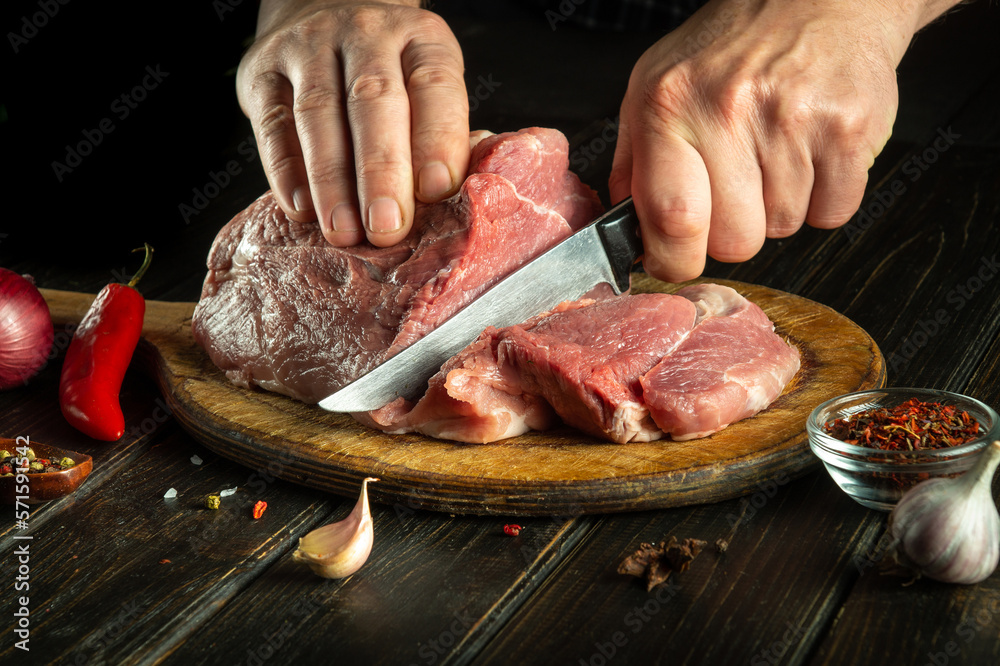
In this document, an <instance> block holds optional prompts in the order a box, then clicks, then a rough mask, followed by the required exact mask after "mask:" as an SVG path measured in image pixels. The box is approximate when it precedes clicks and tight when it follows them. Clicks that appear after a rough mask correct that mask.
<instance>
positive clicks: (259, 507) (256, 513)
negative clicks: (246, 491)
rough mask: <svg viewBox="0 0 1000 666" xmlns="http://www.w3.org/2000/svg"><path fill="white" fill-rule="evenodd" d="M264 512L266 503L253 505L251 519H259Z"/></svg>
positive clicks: (261, 502)
mask: <svg viewBox="0 0 1000 666" xmlns="http://www.w3.org/2000/svg"><path fill="white" fill-rule="evenodd" d="M266 510H267V502H264V501H263V500H262V501H260V502H257V503H256V504H254V505H253V519H254V520H257V519H258V518H260V517H261V516H263V515H264V512H265V511H266Z"/></svg>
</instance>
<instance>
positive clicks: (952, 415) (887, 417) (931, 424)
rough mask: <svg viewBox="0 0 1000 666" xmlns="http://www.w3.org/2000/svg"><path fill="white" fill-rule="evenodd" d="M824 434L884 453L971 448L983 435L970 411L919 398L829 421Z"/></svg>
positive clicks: (980, 427) (825, 425) (824, 427)
mask: <svg viewBox="0 0 1000 666" xmlns="http://www.w3.org/2000/svg"><path fill="white" fill-rule="evenodd" d="M823 431H824V432H826V433H827V434H828V435H830V436H831V437H835V438H837V439H839V440H841V441H844V442H846V443H848V444H854V445H857V446H864V447H867V448H870V449H882V450H883V451H920V450H923V449H944V448H948V447H952V446H959V445H961V444H967V443H968V442H971V441H972V440H974V439H976V438H977V437H979V436H980V435H981V434H982V433H983V429H982V426H981V425H980V424H979V421H977V420H976V419H975V418H973V417H972V416H970V415H969V413H968V412H967V411H964V410H959V409H958V408H957V407H956V406H955V405H946V404H943V403H940V402H933V401H923V400H918V399H917V398H910V399H909V400H907V401H906V402H904V403H902V404H899V405H896V406H895V407H877V408H875V409H868V410H864V411H861V412H858V413H856V414H852V415H851V416H850V417H849V418H846V419H835V420H833V421H829V422H827V423H825V424H824V425H823Z"/></svg>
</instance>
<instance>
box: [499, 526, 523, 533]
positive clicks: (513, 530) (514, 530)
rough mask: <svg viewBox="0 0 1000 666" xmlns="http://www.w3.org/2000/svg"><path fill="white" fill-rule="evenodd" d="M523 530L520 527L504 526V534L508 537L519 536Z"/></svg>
mask: <svg viewBox="0 0 1000 666" xmlns="http://www.w3.org/2000/svg"><path fill="white" fill-rule="evenodd" d="M522 529H523V528H522V527H521V526H520V525H504V526H503V533H504V534H506V535H507V536H517V535H518V534H520V533H521V530H522Z"/></svg>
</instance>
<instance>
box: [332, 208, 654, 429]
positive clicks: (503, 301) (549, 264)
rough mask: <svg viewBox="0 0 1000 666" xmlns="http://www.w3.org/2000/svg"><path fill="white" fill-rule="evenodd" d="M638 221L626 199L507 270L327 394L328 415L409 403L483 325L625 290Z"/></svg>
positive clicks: (636, 248) (638, 249) (636, 250)
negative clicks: (607, 289)
mask: <svg viewBox="0 0 1000 666" xmlns="http://www.w3.org/2000/svg"><path fill="white" fill-rule="evenodd" d="M642 252H643V249H642V241H641V239H640V238H639V219H638V218H637V217H636V213H635V206H634V205H633V203H632V198H631V197H629V198H627V199H625V200H624V201H622V202H621V203H619V204H617V205H616V206H614V207H613V208H611V209H610V210H609V211H607V212H606V213H604V214H603V215H601V216H600V217H598V218H597V219H595V220H594V221H593V222H591V223H589V224H588V225H587V226H585V227H583V228H582V229H580V230H579V231H577V232H575V233H574V234H573V235H572V236H570V237H569V238H566V239H564V240H563V241H561V242H560V243H558V244H557V245H555V246H554V247H552V248H551V249H549V250H547V251H546V252H544V253H542V254H540V255H539V256H537V257H536V258H535V259H533V260H531V261H530V262H528V263H526V264H524V265H523V266H521V267H520V268H519V269H517V270H516V271H514V272H513V273H510V274H509V275H507V276H506V277H505V278H503V279H502V280H500V281H499V282H497V283H496V284H495V285H493V286H492V287H490V288H489V289H488V290H486V291H485V292H483V293H482V294H480V295H479V297H477V298H476V299H475V300H474V301H472V302H471V303H470V304H468V305H467V306H465V307H464V308H462V309H461V310H459V311H458V312H457V313H455V314H454V315H452V316H451V317H450V318H449V319H448V320H447V321H446V322H444V323H443V324H442V325H441V326H438V327H437V328H436V329H434V330H433V331H431V332H430V333H428V334H427V335H425V336H424V337H422V338H421V339H419V340H417V341H416V342H414V343H413V344H412V345H410V346H409V347H407V348H406V349H403V350H402V351H400V352H399V353H398V354H396V355H395V356H393V357H391V358H389V359H388V360H386V361H385V362H384V363H382V364H380V365H379V366H378V367H376V368H374V369H372V370H371V371H369V372H368V373H367V374H365V375H362V376H361V377H359V378H358V379H356V380H354V381H353V382H351V383H350V384H348V385H346V386H344V387H343V388H341V389H339V390H338V391H336V392H334V393H332V394H331V395H329V396H327V397H326V398H324V399H323V400H321V401H320V402H319V406H320V407H322V408H323V409H325V410H327V411H331V412H367V411H371V410H374V409H379V408H380V407H383V406H384V405H387V404H389V403H390V402H392V401H393V400H395V399H396V398H398V397H404V398H407V399H409V400H412V399H414V398H416V397H418V396H420V395H421V394H422V393H423V392H424V391H425V390H426V388H427V382H428V380H429V379H430V378H431V377H432V376H433V375H434V374H435V373H436V372H437V371H438V370H439V369H440V368H441V366H442V365H443V364H444V362H445V361H447V360H448V359H449V358H451V357H452V356H454V355H455V354H457V353H458V352H459V351H461V350H462V349H464V348H465V347H466V346H467V345H468V344H469V343H470V342H472V341H473V340H475V339H476V338H477V337H478V336H479V334H480V333H482V332H483V330H484V329H485V328H486V327H487V326H496V327H497V328H502V327H504V326H512V325H514V324H520V323H522V322H524V321H525V320H527V319H529V318H531V317H533V316H535V315H536V314H538V313H540V312H544V311H546V310H550V309H552V308H554V307H555V306H557V305H558V304H559V303H562V302H563V301H575V300H577V299H579V298H581V297H582V296H583V295H584V294H586V293H587V292H588V291H590V290H591V289H593V288H594V287H596V286H597V285H599V284H601V283H607V284H609V285H611V287H612V289H613V290H614V292H615V293H616V294H620V293H622V292H623V291H627V290H628V288H629V286H630V275H631V270H632V266H633V265H634V264H635V262H636V261H638V260H639V259H640V258H641V257H642Z"/></svg>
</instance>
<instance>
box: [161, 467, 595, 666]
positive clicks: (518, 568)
mask: <svg viewBox="0 0 1000 666" xmlns="http://www.w3.org/2000/svg"><path fill="white" fill-rule="evenodd" d="M373 487H374V485H373ZM337 518H339V516H337ZM373 520H374V525H375V546H374V549H373V551H372V555H371V557H370V559H369V561H368V562H367V563H366V564H365V566H364V568H362V569H361V570H360V571H359V572H358V573H356V574H354V575H353V576H351V577H349V578H346V579H343V580H336V581H333V580H324V579H320V578H317V577H316V576H314V575H313V574H312V573H311V572H309V571H308V570H307V569H306V568H305V567H303V566H301V565H297V564H295V563H294V562H292V561H291V558H290V557H283V558H282V559H281V560H280V561H279V562H277V563H276V564H275V565H274V566H272V567H270V568H269V569H268V570H267V571H266V572H265V573H263V574H262V575H261V577H260V578H258V579H257V580H256V581H255V582H254V583H253V584H252V585H251V586H250V587H249V588H248V589H247V590H245V591H244V592H243V593H242V594H241V595H240V596H239V597H238V598H237V599H235V600H234V601H233V602H231V603H229V604H227V605H226V606H225V607H224V608H223V609H221V612H220V613H219V614H218V615H217V616H215V617H214V618H213V619H212V621H211V622H210V623H207V624H205V625H202V626H200V627H198V630H197V631H196V632H194V633H193V634H192V635H191V636H190V637H189V638H188V639H187V640H186V641H185V642H184V643H183V644H182V645H180V646H179V647H177V649H176V650H175V651H174V652H172V653H171V654H170V657H171V660H172V661H173V660H176V661H178V662H180V661H186V660H197V659H198V658H199V657H200V656H201V655H204V654H210V653H212V654H226V655H232V656H233V660H240V661H244V662H249V661H250V660H252V659H253V658H254V656H256V658H258V659H262V660H266V659H268V658H269V657H268V655H269V654H272V651H273V654H274V655H276V656H275V658H276V660H278V661H280V663H323V662H326V661H328V660H329V659H331V655H336V662H337V663H343V664H372V665H375V664H386V665H390V664H391V665H395V664H410V663H419V664H448V663H455V661H454V660H455V659H456V655H461V654H474V653H475V652H476V651H477V650H478V646H479V645H481V644H482V643H484V642H485V641H487V640H488V639H489V638H490V637H492V636H493V635H495V634H496V633H497V632H498V631H499V630H500V629H502V628H503V627H504V624H505V622H506V621H507V619H508V617H509V615H510V613H511V612H512V609H516V608H518V607H519V606H520V604H521V603H522V602H523V599H524V598H525V597H527V596H528V595H530V594H531V592H532V591H533V590H534V589H535V588H536V587H537V586H538V585H539V584H541V583H542V582H543V581H545V580H546V577H547V575H548V573H549V572H550V571H551V569H552V568H553V567H554V566H555V564H556V563H558V562H559V561H560V560H561V558H562V557H563V556H564V555H565V553H566V552H567V551H569V550H571V549H572V548H573V547H574V545H575V544H576V542H577V541H578V540H579V539H580V537H581V536H582V535H583V534H585V533H586V532H587V530H589V529H590V527H591V524H592V520H593V519H590V518H573V517H569V516H567V517H554V518H553V519H537V518H529V519H524V520H521V519H518V520H517V521H516V522H517V523H519V524H520V525H522V527H523V528H524V529H523V531H522V533H521V535H520V536H519V537H508V536H505V535H504V533H503V530H502V528H503V525H504V522H505V521H504V520H503V519H500V518H492V519H454V518H449V517H448V516H446V515H444V514H440V513H432V512H426V511H422V510H419V509H417V510H414V509H411V508H410V507H409V506H407V504H405V503H403V504H398V505H395V506H386V505H380V506H376V507H375V509H374V512H373ZM509 522H513V520H511V521H509ZM288 545H289V546H290V545H291V544H288Z"/></svg>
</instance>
